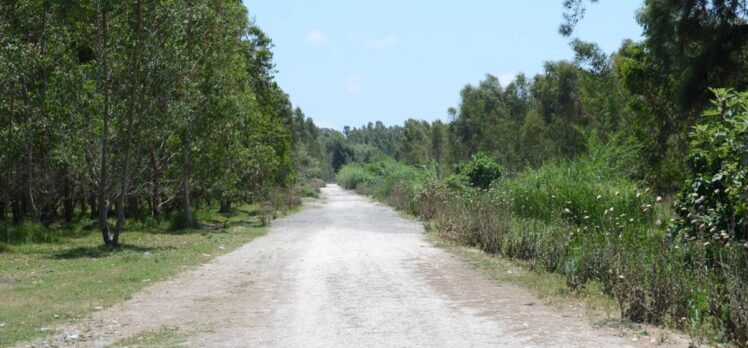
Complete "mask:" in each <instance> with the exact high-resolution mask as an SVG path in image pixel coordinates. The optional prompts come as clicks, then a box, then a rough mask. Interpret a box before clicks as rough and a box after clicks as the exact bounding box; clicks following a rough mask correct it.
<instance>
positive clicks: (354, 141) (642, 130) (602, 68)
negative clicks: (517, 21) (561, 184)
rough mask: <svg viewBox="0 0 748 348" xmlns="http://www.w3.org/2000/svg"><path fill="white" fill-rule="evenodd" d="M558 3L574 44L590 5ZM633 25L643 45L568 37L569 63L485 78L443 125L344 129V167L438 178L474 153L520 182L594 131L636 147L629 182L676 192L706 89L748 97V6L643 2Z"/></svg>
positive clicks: (570, 152)
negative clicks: (394, 165)
mask: <svg viewBox="0 0 748 348" xmlns="http://www.w3.org/2000/svg"><path fill="white" fill-rule="evenodd" d="M589 2H590V3H595V2H597V0H591V1H589ZM563 5H564V7H565V8H566V9H567V12H566V13H565V14H564V18H565V23H563V24H562V25H561V28H560V30H559V31H560V32H561V34H563V35H565V36H571V35H572V34H573V30H574V26H575V25H576V24H577V23H578V22H579V20H581V19H582V17H583V15H584V9H585V7H586V5H587V4H586V1H585V0H568V1H564V2H563ZM636 18H637V21H638V22H639V24H640V25H641V26H642V28H643V33H644V39H643V40H642V41H641V42H634V41H631V40H626V41H624V42H623V44H622V45H621V47H620V48H619V49H618V50H617V51H616V52H614V53H612V54H606V52H603V51H602V50H601V49H600V48H599V47H598V46H597V45H596V44H594V43H590V42H584V41H581V40H579V39H573V40H571V42H570V45H571V47H572V48H573V50H574V53H575V56H574V59H573V60H560V61H551V62H546V63H545V65H544V67H543V72H541V73H539V74H537V75H535V76H533V77H528V76H525V75H524V74H518V75H517V76H516V77H515V79H514V80H513V81H511V82H510V83H508V84H505V85H502V84H501V81H499V80H498V78H496V77H495V76H493V75H490V74H488V75H486V78H485V79H484V80H483V81H480V82H479V83H478V85H477V86H474V85H466V86H465V87H464V88H463V89H462V90H461V91H460V104H459V105H458V106H457V107H456V108H450V109H449V110H448V111H447V114H448V118H449V120H448V121H447V122H443V121H441V120H436V121H433V122H427V121H422V120H415V119H408V120H406V121H405V122H404V123H403V125H402V126H400V125H394V126H385V125H383V124H382V123H381V122H376V123H371V122H369V123H368V124H367V125H364V126H362V127H360V128H355V127H354V128H351V127H346V128H345V131H344V132H345V134H346V136H347V139H348V140H349V142H350V143H351V144H350V145H349V147H350V148H351V150H352V151H353V152H354V155H353V156H352V158H353V159H354V160H358V161H366V159H369V158H372V157H373V156H376V155H386V156H389V157H393V158H395V159H397V160H400V161H403V162H405V163H408V164H416V165H421V164H426V163H429V162H435V163H436V164H437V165H438V167H439V168H440V172H441V171H444V170H451V169H454V167H455V165H456V164H458V163H460V162H465V161H468V160H469V159H470V158H471V156H472V155H474V154H477V153H480V152H482V153H485V154H487V155H489V156H490V157H491V158H493V159H494V160H496V161H497V162H498V163H500V164H501V165H502V166H504V167H506V168H507V169H509V170H510V171H511V172H517V171H520V170H523V169H524V168H526V167H538V166H539V165H541V164H542V163H543V162H546V161H553V160H562V159H572V158H574V157H576V156H578V155H581V154H583V153H585V152H586V151H587V150H588V149H586V148H585V146H586V141H585V137H586V136H588V135H589V134H588V133H594V135H595V136H598V137H600V138H602V139H603V140H605V139H607V138H609V137H611V136H617V137H620V138H624V139H629V141H630V142H632V143H635V144H636V145H637V146H638V147H639V148H640V149H641V151H640V152H639V154H640V156H641V157H642V161H641V164H640V168H636V169H637V170H632V173H636V174H635V176H636V177H635V179H641V180H645V181H647V182H649V183H650V184H653V185H655V186H656V188H658V189H660V190H662V191H663V192H670V193H673V192H675V191H677V190H678V189H680V188H681V185H682V183H683V181H684V180H685V178H686V177H687V176H688V172H689V171H688V166H689V163H687V158H688V156H687V153H688V149H689V143H688V134H689V132H690V131H691V129H692V127H693V126H694V125H695V123H696V122H697V120H698V119H699V117H700V116H701V114H702V113H703V112H704V110H705V109H706V108H708V107H709V106H710V105H711V103H710V100H711V99H712V98H713V97H712V94H711V92H710V90H709V87H723V88H733V89H736V90H746V88H747V87H748V45H747V43H748V1H746V0H730V1H717V0H698V1H691V2H668V1H660V0H646V1H645V2H644V5H643V7H642V8H641V9H640V10H639V11H638V12H637V14H636Z"/></svg>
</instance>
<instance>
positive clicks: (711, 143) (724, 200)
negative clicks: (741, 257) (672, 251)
mask: <svg viewBox="0 0 748 348" xmlns="http://www.w3.org/2000/svg"><path fill="white" fill-rule="evenodd" d="M713 91H714V94H715V100H714V102H713V103H714V108H712V109H709V110H707V111H706V112H705V113H704V121H703V122H702V123H700V124H697V125H696V126H694V127H693V131H692V132H691V150H690V154H689V161H688V162H689V167H690V169H691V177H690V178H689V180H687V181H686V184H685V186H684V188H683V190H682V191H681V192H680V194H679V196H678V204H676V208H677V211H678V212H679V215H680V217H681V219H680V221H679V223H678V224H676V225H675V226H674V228H675V229H674V231H676V232H678V233H686V234H688V235H689V236H691V237H697V236H698V237H702V238H706V239H713V240H714V241H715V242H716V243H720V244H725V243H730V242H732V241H735V240H738V241H739V240H745V239H746V238H748V197H747V196H746V190H748V144H747V143H746V139H748V93H745V92H744V93H736V92H734V91H732V90H727V89H715V90H713Z"/></svg>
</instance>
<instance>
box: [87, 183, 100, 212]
mask: <svg viewBox="0 0 748 348" xmlns="http://www.w3.org/2000/svg"><path fill="white" fill-rule="evenodd" d="M88 206H90V207H91V212H90V213H91V220H96V219H98V218H99V209H98V206H97V205H96V191H95V190H94V189H93V188H92V187H90V188H89V189H88Z"/></svg>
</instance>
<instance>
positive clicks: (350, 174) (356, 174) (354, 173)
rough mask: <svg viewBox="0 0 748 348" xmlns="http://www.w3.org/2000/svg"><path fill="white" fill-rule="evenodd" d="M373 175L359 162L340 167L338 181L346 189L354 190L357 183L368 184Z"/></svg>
mask: <svg viewBox="0 0 748 348" xmlns="http://www.w3.org/2000/svg"><path fill="white" fill-rule="evenodd" d="M373 180H374V177H373V175H372V174H371V173H369V171H367V170H366V169H365V168H364V167H363V166H362V165H360V164H349V165H346V166H344V167H343V168H341V169H340V171H339V172H338V175H337V181H338V183H339V184H340V185H341V186H343V187H344V188H346V189H349V190H355V189H356V187H357V186H358V185H359V184H369V183H371V182H372V181H373Z"/></svg>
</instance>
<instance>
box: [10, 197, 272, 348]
mask: <svg viewBox="0 0 748 348" xmlns="http://www.w3.org/2000/svg"><path fill="white" fill-rule="evenodd" d="M257 209H258V207H257V206H242V207H238V208H237V209H236V210H235V212H234V213H232V214H230V215H228V216H224V215H221V214H218V213H217V212H215V211H213V210H210V211H202V212H199V213H198V217H199V219H200V221H201V222H202V223H203V227H201V228H200V229H193V230H186V231H169V229H168V223H162V224H153V225H151V226H149V225H146V224H130V225H128V228H127V230H126V231H124V232H123V233H122V235H121V243H122V246H121V247H120V248H119V249H117V250H111V249H108V248H106V247H103V246H102V245H101V240H100V239H101V236H100V234H99V233H98V231H97V230H96V229H95V228H94V229H89V230H87V229H85V228H82V227H81V228H79V227H80V226H77V227H76V228H72V229H71V230H74V231H77V232H75V233H68V235H67V236H65V237H60V238H59V240H57V241H55V242H50V243H38V244H20V245H11V246H9V247H8V249H9V251H6V252H3V253H0V346H8V345H11V344H13V343H16V342H19V341H24V340H30V339H34V338H38V337H40V336H44V335H45V334H48V333H49V332H50V331H49V330H51V329H53V328H54V327H55V326H56V325H58V324H63V323H67V322H70V321H74V320H76V319H80V318H82V317H84V316H85V315H86V314H88V313H90V312H92V311H95V310H98V309H101V308H105V307H108V306H111V305H113V304H115V303H118V302H121V301H123V300H127V299H129V298H130V297H131V296H132V294H133V293H135V292H137V291H139V290H141V289H142V288H144V287H145V286H148V285H149V284H151V283H153V282H157V281H160V280H164V279H167V278H169V277H171V276H173V275H175V274H177V273H178V272H180V271H182V270H184V269H185V268H188V267H190V266H194V265H197V264H200V263H204V262H206V261H208V260H210V259H212V258H213V257H215V256H217V255H220V254H224V253H227V252H229V251H231V250H232V249H235V248H237V247H239V246H241V245H243V244H245V243H247V242H249V241H251V240H252V239H254V238H256V237H258V236H260V235H262V234H264V233H265V231H266V229H265V228H263V227H260V223H259V217H258V216H257V214H256V211H257ZM87 223H90V222H87ZM80 225H81V226H84V227H85V224H84V223H80Z"/></svg>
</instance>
